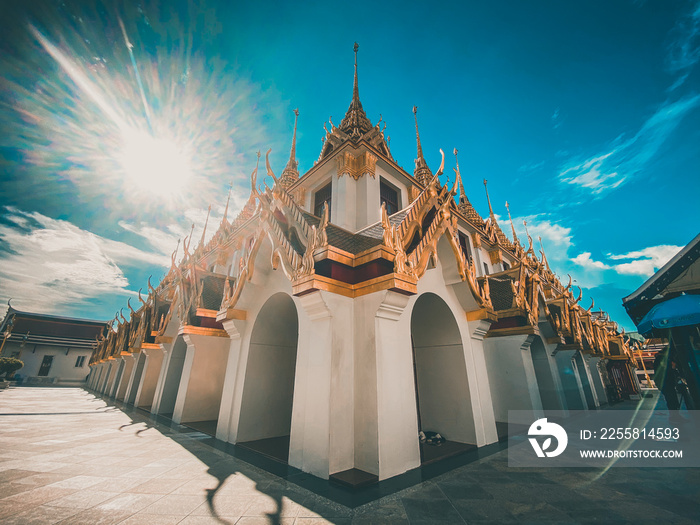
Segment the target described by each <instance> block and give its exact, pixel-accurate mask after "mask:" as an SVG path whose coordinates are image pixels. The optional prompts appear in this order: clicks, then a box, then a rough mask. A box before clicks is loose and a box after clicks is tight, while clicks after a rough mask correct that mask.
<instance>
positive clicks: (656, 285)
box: [622, 234, 700, 324]
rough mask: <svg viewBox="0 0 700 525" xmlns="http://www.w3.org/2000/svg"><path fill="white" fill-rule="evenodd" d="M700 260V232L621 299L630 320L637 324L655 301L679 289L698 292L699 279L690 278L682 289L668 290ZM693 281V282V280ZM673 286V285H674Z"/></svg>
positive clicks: (699, 286)
mask: <svg viewBox="0 0 700 525" xmlns="http://www.w3.org/2000/svg"><path fill="white" fill-rule="evenodd" d="M699 260H700V234H698V235H697V236H696V237H695V238H694V239H693V240H692V241H690V242H689V243H688V245H687V246H685V248H683V249H682V250H681V251H679V252H678V253H677V254H676V255H675V256H674V257H673V258H672V259H671V260H670V261H668V262H667V263H666V264H665V265H664V266H663V267H662V268H661V269H660V270H658V271H657V272H656V273H655V274H654V275H652V276H651V277H650V278H649V279H648V280H647V281H646V282H645V283H644V284H642V286H640V287H639V288H637V290H635V291H634V292H633V293H631V294H630V295H628V296H627V297H625V298H624V299H622V305H623V306H624V307H625V310H627V314H628V315H629V316H630V318H631V319H632V321H634V323H635V324H637V323H638V322H639V321H640V320H641V319H642V318H643V317H644V315H646V313H647V312H648V311H649V310H651V308H652V307H653V306H654V305H656V304H657V303H659V302H661V301H664V300H666V299H670V298H672V297H674V296H675V295H678V294H680V292H681V291H685V292H691V293H692V292H695V293H700V279H697V278H695V279H691V280H690V282H688V283H686V284H685V285H684V288H685V289H684V290H680V289H679V290H675V289H674V290H669V288H670V287H671V285H672V283H674V281H677V280H680V279H681V278H682V277H683V276H684V275H685V274H687V273H688V272H689V269H690V267H691V266H693V265H694V264H695V263H696V262H697V261H699ZM693 281H694V282H693ZM674 288H675V287H674Z"/></svg>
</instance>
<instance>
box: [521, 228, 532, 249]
mask: <svg viewBox="0 0 700 525" xmlns="http://www.w3.org/2000/svg"><path fill="white" fill-rule="evenodd" d="M523 226H525V235H527V241H528V242H529V243H530V247H529V248H528V250H527V251H528V252H530V251H533V250H532V237H530V232H529V231H527V221H523Z"/></svg>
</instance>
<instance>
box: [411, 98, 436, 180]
mask: <svg viewBox="0 0 700 525" xmlns="http://www.w3.org/2000/svg"><path fill="white" fill-rule="evenodd" d="M413 118H414V120H415V122H416V150H417V156H416V167H415V169H414V170H413V176H414V177H415V178H416V179H417V180H418V182H420V183H421V184H422V185H423V186H427V185H428V183H429V182H430V181H431V179H432V178H433V172H432V171H430V168H429V167H428V164H427V163H426V162H425V158H424V157H423V148H422V147H421V143H420V134H419V133H418V106H413Z"/></svg>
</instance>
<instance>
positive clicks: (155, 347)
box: [141, 343, 160, 350]
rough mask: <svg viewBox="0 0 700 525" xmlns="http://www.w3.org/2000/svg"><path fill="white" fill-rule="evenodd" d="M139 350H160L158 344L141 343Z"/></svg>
mask: <svg viewBox="0 0 700 525" xmlns="http://www.w3.org/2000/svg"><path fill="white" fill-rule="evenodd" d="M141 350H160V344H159V343H141Z"/></svg>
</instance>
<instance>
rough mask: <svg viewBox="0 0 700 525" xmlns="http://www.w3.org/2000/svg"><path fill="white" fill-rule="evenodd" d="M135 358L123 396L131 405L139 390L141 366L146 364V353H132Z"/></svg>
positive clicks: (141, 373)
mask: <svg viewBox="0 0 700 525" xmlns="http://www.w3.org/2000/svg"><path fill="white" fill-rule="evenodd" d="M134 356H135V358H136V364H135V365H134V369H133V370H132V372H131V378H130V379H129V385H128V386H127V387H126V395H125V396H124V402H125V403H128V404H130V405H133V404H134V402H135V401H136V394H137V393H138V391H139V386H140V384H141V377H142V375H143V368H144V366H145V365H146V354H144V353H143V352H139V353H138V354H134Z"/></svg>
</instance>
